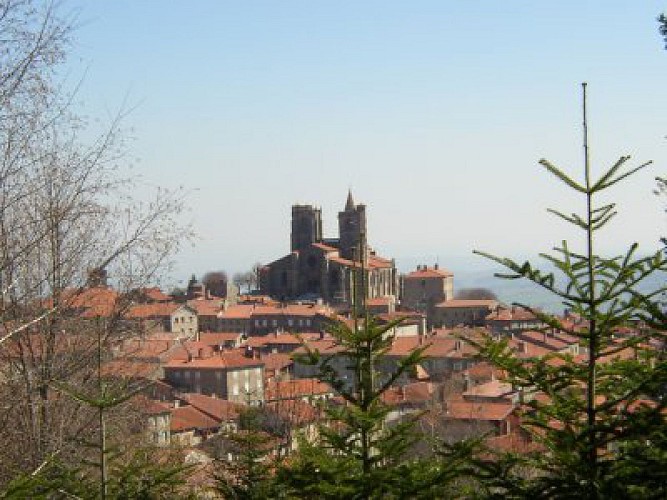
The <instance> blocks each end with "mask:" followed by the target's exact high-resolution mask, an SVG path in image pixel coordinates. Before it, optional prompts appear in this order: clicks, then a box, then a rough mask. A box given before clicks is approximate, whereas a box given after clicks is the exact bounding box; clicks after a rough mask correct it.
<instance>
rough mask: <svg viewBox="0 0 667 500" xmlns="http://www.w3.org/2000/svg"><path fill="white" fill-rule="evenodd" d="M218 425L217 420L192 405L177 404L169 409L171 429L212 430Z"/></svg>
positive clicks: (174, 430) (173, 430)
mask: <svg viewBox="0 0 667 500" xmlns="http://www.w3.org/2000/svg"><path fill="white" fill-rule="evenodd" d="M218 427H220V424H219V422H217V421H216V420H214V419H213V418H211V417H209V416H208V415H206V414H205V413H203V412H202V411H200V410H198V409H197V408H195V407H193V406H179V407H178V408H173V409H172V410H171V431H172V432H182V431H188V430H194V429H196V430H202V431H206V430H212V429H217V428H218Z"/></svg>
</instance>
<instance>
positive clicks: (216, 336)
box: [199, 332, 241, 346]
mask: <svg viewBox="0 0 667 500" xmlns="http://www.w3.org/2000/svg"><path fill="white" fill-rule="evenodd" d="M240 338H241V334H240V333H238V332H202V333H200V334H199V341H200V342H201V343H203V344H206V345H210V346H218V345H220V344H225V343H226V342H236V341H238V340H240Z"/></svg>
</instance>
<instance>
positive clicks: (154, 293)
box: [138, 286, 172, 302]
mask: <svg viewBox="0 0 667 500" xmlns="http://www.w3.org/2000/svg"><path fill="white" fill-rule="evenodd" d="M138 291H139V293H141V294H142V295H143V296H144V297H146V298H147V299H148V300H151V301H153V302H169V301H171V300H172V298H171V297H170V296H169V295H166V294H165V293H164V292H162V290H160V288H159V287H156V286H155V287H151V288H140V289H139V290H138Z"/></svg>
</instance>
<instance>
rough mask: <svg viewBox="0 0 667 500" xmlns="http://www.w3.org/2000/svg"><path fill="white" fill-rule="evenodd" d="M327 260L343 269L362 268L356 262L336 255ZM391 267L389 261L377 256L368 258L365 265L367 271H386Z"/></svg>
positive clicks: (328, 256)
mask: <svg viewBox="0 0 667 500" xmlns="http://www.w3.org/2000/svg"><path fill="white" fill-rule="evenodd" d="M327 259H328V260H330V261H331V262H335V263H337V264H340V265H342V266H345V267H352V268H357V269H360V268H361V267H362V266H361V264H360V263H359V262H358V261H353V260H350V259H345V258H343V257H340V256H338V255H327ZM391 267H392V263H391V261H390V260H387V259H383V258H380V257H377V256H370V257H369V258H368V263H367V265H366V268H367V269H371V270H372V269H388V268H391Z"/></svg>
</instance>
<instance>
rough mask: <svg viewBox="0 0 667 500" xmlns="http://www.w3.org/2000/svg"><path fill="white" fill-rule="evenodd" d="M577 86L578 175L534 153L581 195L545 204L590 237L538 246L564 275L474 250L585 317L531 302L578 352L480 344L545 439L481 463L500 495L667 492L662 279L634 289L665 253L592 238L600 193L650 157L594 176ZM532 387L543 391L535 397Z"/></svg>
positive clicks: (600, 215)
mask: <svg viewBox="0 0 667 500" xmlns="http://www.w3.org/2000/svg"><path fill="white" fill-rule="evenodd" d="M583 96H584V98H583V114H584V121H583V126H584V131H583V133H584V176H583V177H584V180H583V182H579V181H577V180H575V179H574V178H572V177H570V176H569V175H567V174H566V173H565V172H564V171H563V170H561V169H559V168H558V167H556V166H554V165H553V164H552V163H550V162H549V161H547V160H541V161H540V164H541V165H542V166H543V167H544V168H546V169H547V171H548V172H550V173H551V174H553V175H554V176H555V177H556V178H557V179H558V180H560V181H561V182H563V183H564V184H565V185H566V186H568V187H569V188H570V189H573V190H575V191H576V192H578V193H580V194H581V195H582V196H583V198H584V201H585V209H584V212H583V215H578V214H576V213H572V214H566V213H564V212H562V211H558V210H550V212H552V213H553V214H555V215H556V216H557V217H559V218H560V219H563V220H565V221H567V222H568V223H570V224H572V225H574V226H576V227H577V228H579V229H581V231H582V232H583V235H584V237H585V238H584V240H585V248H584V249H583V250H582V251H575V250H573V249H572V248H571V247H570V245H569V244H568V243H567V242H565V241H564V242H563V243H562V244H561V246H559V247H558V248H556V249H555V252H554V253H551V254H541V256H542V257H543V258H545V259H546V260H547V261H548V262H549V263H550V264H551V265H552V266H554V267H555V268H556V269H557V272H559V273H560V275H561V276H562V277H563V278H564V280H557V279H556V277H555V275H554V274H553V273H551V272H543V271H540V270H539V269H536V268H535V267H533V265H532V264H531V263H529V262H525V263H523V264H519V263H517V262H515V261H513V260H511V259H506V258H498V257H495V256H493V255H489V254H487V253H483V252H477V253H479V254H481V255H483V256H485V257H488V258H490V259H492V260H494V261H496V262H497V263H499V264H501V265H503V266H504V267H505V268H507V269H509V271H510V272H509V273H508V274H503V275H499V276H501V277H504V278H509V279H515V278H527V279H529V280H531V281H533V282H535V283H537V284H538V285H540V286H542V287H543V288H545V289H547V290H549V291H550V292H551V293H554V294H556V295H557V296H559V297H560V298H561V299H562V301H563V304H564V305H565V306H566V307H567V308H568V309H569V310H571V311H572V313H573V315H574V316H576V317H579V318H580V319H581V321H580V325H579V327H578V328H577V327H573V326H571V325H565V324H563V322H561V321H560V320H559V319H558V318H556V317H554V316H551V315H547V314H543V313H541V312H539V311H533V312H534V313H535V314H536V315H537V316H538V317H539V318H540V319H541V320H542V321H544V322H545V323H546V324H547V325H548V327H549V328H553V329H557V330H560V331H564V332H566V333H567V334H569V335H573V336H576V337H578V338H579V341H580V344H581V346H582V347H583V348H584V354H583V355H581V356H574V355H571V354H553V355H550V356H546V357H544V358H542V359H530V360H519V359H517V358H516V357H515V356H514V355H513V353H512V352H511V350H510V349H509V348H508V342H507V339H505V340H501V341H492V340H489V341H488V342H486V343H484V344H483V345H481V346H480V347H481V354H482V356H484V357H486V358H488V359H490V360H491V361H492V362H494V363H495V364H496V365H497V366H499V367H501V368H503V369H505V370H506V371H507V373H508V374H509V376H508V379H509V380H510V381H511V382H512V384H513V385H514V386H515V387H517V388H520V390H521V391H522V392H523V395H524V398H525V408H526V411H525V412H524V415H523V426H524V429H526V430H527V431H528V432H529V433H530V434H531V435H532V437H533V439H534V440H535V441H537V442H538V443H540V444H541V445H542V448H543V449H542V451H540V452H536V453H533V454H525V455H512V454H508V455H504V456H500V457H498V460H497V462H495V463H494V464H487V465H485V466H484V467H483V471H482V472H484V475H485V478H484V483H485V485H486V486H487V487H488V488H489V491H490V492H493V493H494V496H503V497H521V498H525V497H529V496H530V497H539V498H571V497H585V498H591V499H593V498H665V496H667V448H666V446H665V444H666V441H665V437H666V436H667V425H666V422H665V404H666V403H667V399H666V398H665V393H664V390H665V387H667V386H666V382H667V362H666V360H665V355H664V352H665V350H664V347H665V327H666V323H665V315H664V310H662V309H661V307H660V305H659V302H658V298H659V296H660V295H661V294H662V293H664V291H665V287H664V286H661V287H659V288H658V289H656V290H653V291H652V292H650V293H641V292H639V291H638V289H637V286H638V285H639V284H640V283H642V282H643V281H644V280H645V279H646V278H648V277H649V276H653V275H654V274H655V273H659V274H661V275H662V276H664V273H665V271H667V257H666V256H665V253H664V252H663V251H662V250H658V251H656V252H655V253H654V254H652V255H649V256H645V257H641V256H638V255H637V254H638V246H637V244H633V245H631V246H630V248H629V249H628V250H627V252H625V253H624V254H623V255H616V256H611V257H603V256H601V255H600V254H598V250H597V246H596V243H597V242H596V235H597V233H598V232H599V231H600V230H601V229H603V228H604V227H605V226H606V225H607V224H608V223H609V222H610V221H611V220H612V219H613V217H614V216H615V215H616V210H615V205H614V204H613V203H609V204H602V205H598V199H599V197H600V195H601V193H602V192H605V191H606V190H608V189H609V188H611V187H612V186H615V185H616V184H617V183H619V182H620V181H623V180H624V179H625V178H627V177H628V176H629V175H632V174H634V173H635V172H637V171H639V170H641V169H643V168H644V167H646V166H647V165H648V164H649V163H650V162H649V163H645V164H643V165H640V166H638V167H635V168H630V169H626V170H624V169H623V167H624V166H625V164H626V162H627V160H628V159H629V157H627V156H624V157H621V158H620V159H619V160H618V161H617V162H616V163H615V164H614V165H613V166H612V167H611V168H609V169H608V170H606V171H605V172H604V173H603V174H602V175H601V176H600V177H599V178H598V179H596V180H594V179H593V177H592V173H591V166H590V154H589V147H588V137H587V135H588V131H587V125H588V124H587V117H586V84H583ZM560 283H563V284H562V285H561V284H560ZM662 283H664V280H663V281H662ZM524 307H528V306H525V305H524ZM528 308H529V307H528ZM529 309H530V308H529ZM626 327H630V329H629V330H628V329H627V328H626ZM628 332H631V333H628ZM533 394H539V395H540V396H541V397H536V398H532V395H533Z"/></svg>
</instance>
